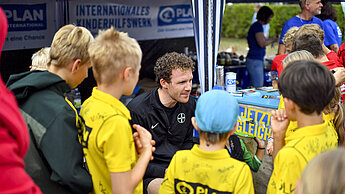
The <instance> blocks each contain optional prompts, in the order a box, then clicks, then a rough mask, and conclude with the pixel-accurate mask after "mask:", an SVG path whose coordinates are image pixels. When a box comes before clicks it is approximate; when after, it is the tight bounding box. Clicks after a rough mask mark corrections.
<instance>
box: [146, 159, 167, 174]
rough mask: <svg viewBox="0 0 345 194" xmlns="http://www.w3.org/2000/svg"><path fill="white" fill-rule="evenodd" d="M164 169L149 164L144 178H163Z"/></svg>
mask: <svg viewBox="0 0 345 194" xmlns="http://www.w3.org/2000/svg"><path fill="white" fill-rule="evenodd" d="M165 170H166V168H164V167H162V166H160V165H156V164H154V163H152V162H150V163H149V164H148V165H147V168H146V172H145V175H144V177H145V178H164V175H165Z"/></svg>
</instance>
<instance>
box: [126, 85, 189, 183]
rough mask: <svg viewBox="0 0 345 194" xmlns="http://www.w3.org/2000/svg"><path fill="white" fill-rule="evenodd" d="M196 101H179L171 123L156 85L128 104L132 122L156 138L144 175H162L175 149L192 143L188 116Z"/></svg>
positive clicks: (186, 146)
mask: <svg viewBox="0 0 345 194" xmlns="http://www.w3.org/2000/svg"><path fill="white" fill-rule="evenodd" d="M195 105H196V103H195V100H194V99H193V98H191V97H189V101H188V102H187V103H185V104H184V103H179V102H178V103H177V104H176V105H175V106H177V107H176V109H175V112H174V113H173V119H171V120H172V123H171V124H170V123H169V119H168V116H167V114H166V113H165V111H164V109H163V107H162V106H163V105H162V104H161V103H160V102H159V97H158V88H155V89H153V90H151V91H149V92H146V93H144V94H141V95H139V96H137V97H136V98H134V99H133V100H132V101H130V102H129V104H128V105H127V107H128V109H129V110H130V112H131V117H132V120H131V121H130V122H131V124H140V125H141V126H143V127H144V128H146V129H147V130H148V131H150V132H151V134H152V139H153V140H155V141H156V145H155V147H156V151H155V152H154V153H153V157H154V159H153V160H152V161H150V163H149V165H148V167H147V170H146V173H145V178H150V177H151V178H163V177H164V174H165V169H166V168H167V167H168V166H169V163H170V161H171V159H172V157H173V156H174V154H175V152H176V151H178V150H182V149H191V148H192V147H193V126H192V123H191V118H192V117H193V116H194V110H195ZM175 118H176V119H175Z"/></svg>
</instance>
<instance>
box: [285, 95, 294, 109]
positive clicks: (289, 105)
mask: <svg viewBox="0 0 345 194" xmlns="http://www.w3.org/2000/svg"><path fill="white" fill-rule="evenodd" d="M284 105H285V110H294V109H295V108H296V104H295V103H294V102H293V101H292V100H290V99H288V98H284Z"/></svg>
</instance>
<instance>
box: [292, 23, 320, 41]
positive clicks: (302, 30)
mask: <svg viewBox="0 0 345 194" xmlns="http://www.w3.org/2000/svg"><path fill="white" fill-rule="evenodd" d="M310 32H313V33H315V34H316V35H317V36H318V37H319V39H320V40H321V43H323V41H324V40H325V32H324V31H323V30H322V29H321V27H320V26H319V25H318V24H306V25H303V26H301V27H299V29H298V31H297V32H296V34H295V37H298V36H300V35H302V34H308V33H310Z"/></svg>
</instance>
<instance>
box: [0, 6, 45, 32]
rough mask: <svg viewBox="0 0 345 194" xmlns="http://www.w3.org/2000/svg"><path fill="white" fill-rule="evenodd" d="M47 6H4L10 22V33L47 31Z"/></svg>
mask: <svg viewBox="0 0 345 194" xmlns="http://www.w3.org/2000/svg"><path fill="white" fill-rule="evenodd" d="M46 7H47V6H46V4H45V3H42V4H34V5H21V4H5V5H2V8H3V9H4V12H5V14H6V17H7V20H8V31H9V32H17V31H38V30H46V29H47V12H46V10H47V8H46Z"/></svg>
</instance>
